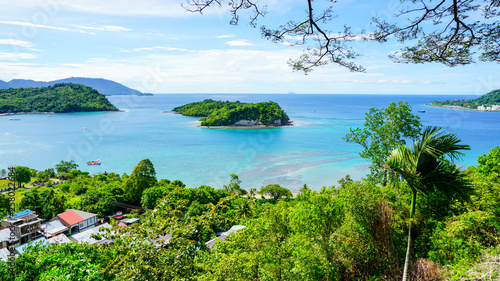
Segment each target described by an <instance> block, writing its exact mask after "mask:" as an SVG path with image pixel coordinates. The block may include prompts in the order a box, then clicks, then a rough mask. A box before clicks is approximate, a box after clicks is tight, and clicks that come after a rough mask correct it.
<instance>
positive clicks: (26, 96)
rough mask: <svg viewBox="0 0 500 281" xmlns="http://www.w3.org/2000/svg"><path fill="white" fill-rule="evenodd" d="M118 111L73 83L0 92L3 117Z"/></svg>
mask: <svg viewBox="0 0 500 281" xmlns="http://www.w3.org/2000/svg"><path fill="white" fill-rule="evenodd" d="M92 111H118V109H117V108H116V107H115V106H114V105H113V104H111V102H109V100H108V99H107V98H106V97H105V96H104V95H102V94H100V93H99V92H97V91H96V90H94V89H92V88H90V87H87V86H84V85H80V84H73V83H61V84H55V85H53V86H48V87H41V88H17V89H13V88H10V89H5V90H0V114H4V115H5V114H10V113H33V112H53V113H67V112H92Z"/></svg>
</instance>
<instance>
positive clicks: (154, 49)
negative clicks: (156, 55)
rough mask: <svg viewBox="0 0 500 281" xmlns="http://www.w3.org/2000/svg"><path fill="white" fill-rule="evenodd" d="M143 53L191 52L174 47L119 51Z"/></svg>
mask: <svg viewBox="0 0 500 281" xmlns="http://www.w3.org/2000/svg"><path fill="white" fill-rule="evenodd" d="M143 51H146V52H147V51H182V52H192V51H190V50H187V49H181V48H174V47H166V46H153V47H142V48H135V49H132V50H121V52H125V53H128V52H143Z"/></svg>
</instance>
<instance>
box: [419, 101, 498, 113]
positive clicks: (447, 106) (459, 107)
mask: <svg viewBox="0 0 500 281" xmlns="http://www.w3.org/2000/svg"><path fill="white" fill-rule="evenodd" d="M424 105H425V106H431V107H440V108H450V109H458V110H470V111H492V110H479V109H472V108H468V107H462V106H458V105H435V104H430V103H429V104H424ZM493 111H498V110H493Z"/></svg>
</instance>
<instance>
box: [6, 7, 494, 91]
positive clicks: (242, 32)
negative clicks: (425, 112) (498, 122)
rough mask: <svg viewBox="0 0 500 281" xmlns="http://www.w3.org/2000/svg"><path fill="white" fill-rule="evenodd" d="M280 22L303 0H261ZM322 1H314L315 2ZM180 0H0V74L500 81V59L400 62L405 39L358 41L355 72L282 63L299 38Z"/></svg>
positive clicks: (456, 85) (216, 80)
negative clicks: (265, 34) (284, 39)
mask: <svg viewBox="0 0 500 281" xmlns="http://www.w3.org/2000/svg"><path fill="white" fill-rule="evenodd" d="M260 2H261V3H262V4H265V5H266V6H267V8H266V11H267V14H266V17H265V18H263V19H261V20H259V22H258V25H259V26H260V25H261V24H265V25H267V26H269V27H277V26H279V25H280V24H283V23H284V22H285V21H287V20H289V19H300V18H302V17H304V12H305V10H306V8H307V2H306V1H305V0H261V1H260ZM323 2H325V1H315V2H313V3H315V5H317V6H315V9H317V10H318V11H319V10H320V9H321V5H322V3H323ZM181 3H183V0H141V1H137V0H19V1H12V0H0V7H2V14H1V16H0V80H3V81H10V80H11V79H33V80H38V81H50V80H56V79H63V78H67V77H92V78H105V79H110V80H113V81H116V82H119V83H122V84H124V85H126V86H128V87H131V88H134V89H137V90H140V91H142V92H146V93H248V94H252V93H288V92H295V93H300V94H425V95H437V94H441V95H445V94H449V95H482V94H485V93H487V92H489V91H491V90H493V89H498V88H500V72H499V71H497V70H498V64H497V63H494V62H493V63H492V62H488V63H487V62H480V63H475V64H472V65H467V66H458V67H453V68H449V67H446V66H444V65H441V64H437V63H430V64H419V65H414V64H396V63H393V62H392V61H391V60H390V59H389V58H388V57H387V56H388V55H389V54H391V53H392V52H394V51H397V50H398V49H399V48H401V46H402V45H401V44H400V43H398V42H396V41H394V40H390V41H389V42H387V43H385V44H379V43H375V42H362V41H356V42H354V43H353V48H354V50H355V51H356V52H358V53H361V54H362V56H361V57H359V58H357V59H356V60H355V62H356V63H358V64H361V65H363V66H364V67H366V69H367V71H366V72H365V73H355V72H350V71H349V70H347V69H345V68H343V67H341V66H338V65H334V64H330V65H327V66H324V67H320V68H317V69H315V70H314V71H313V72H312V73H310V74H308V75H304V73H302V72H294V71H292V69H291V68H290V67H289V66H288V64H287V61H288V60H289V59H290V58H298V57H299V56H300V55H301V53H302V51H303V50H302V49H301V47H300V46H289V45H287V44H282V43H273V42H270V41H267V40H266V39H264V38H261V36H260V31H259V29H258V28H252V27H250V26H249V24H248V16H249V15H248V14H245V13H243V14H242V15H241V19H240V24H239V25H237V26H232V25H230V24H229V21H230V19H231V16H230V14H229V13H228V12H227V8H226V7H220V8H219V7H214V8H211V9H208V10H206V11H205V12H204V14H203V15H200V14H199V13H191V12H188V11H186V10H185V9H183V8H182V7H181V5H180V4H181ZM399 3H400V1H399V0H393V1H370V0H360V1H355V0H352V1H349V0H340V1H338V3H336V4H334V10H335V13H336V14H337V15H338V17H337V18H335V19H334V20H333V21H332V22H331V23H329V24H328V26H327V29H329V30H332V31H333V30H341V29H342V26H343V24H344V23H347V24H349V25H351V26H352V28H353V30H354V31H357V30H361V29H365V30H367V31H370V30H372V29H373V26H372V25H370V22H371V18H372V17H373V16H375V15H379V16H382V17H387V18H390V17H391V15H392V14H393V13H394V12H395V11H396V7H398V5H399Z"/></svg>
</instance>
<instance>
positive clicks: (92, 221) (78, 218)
mask: <svg viewBox="0 0 500 281" xmlns="http://www.w3.org/2000/svg"><path fill="white" fill-rule="evenodd" d="M56 218H57V219H58V220H60V221H61V222H62V224H63V225H64V226H66V227H67V228H68V229H69V235H73V234H74V233H78V232H80V231H84V230H86V229H89V228H92V227H94V226H95V225H96V224H97V214H93V213H87V212H84V211H79V210H74V209H69V210H66V212H64V213H61V214H58V215H57V217H56Z"/></svg>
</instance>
